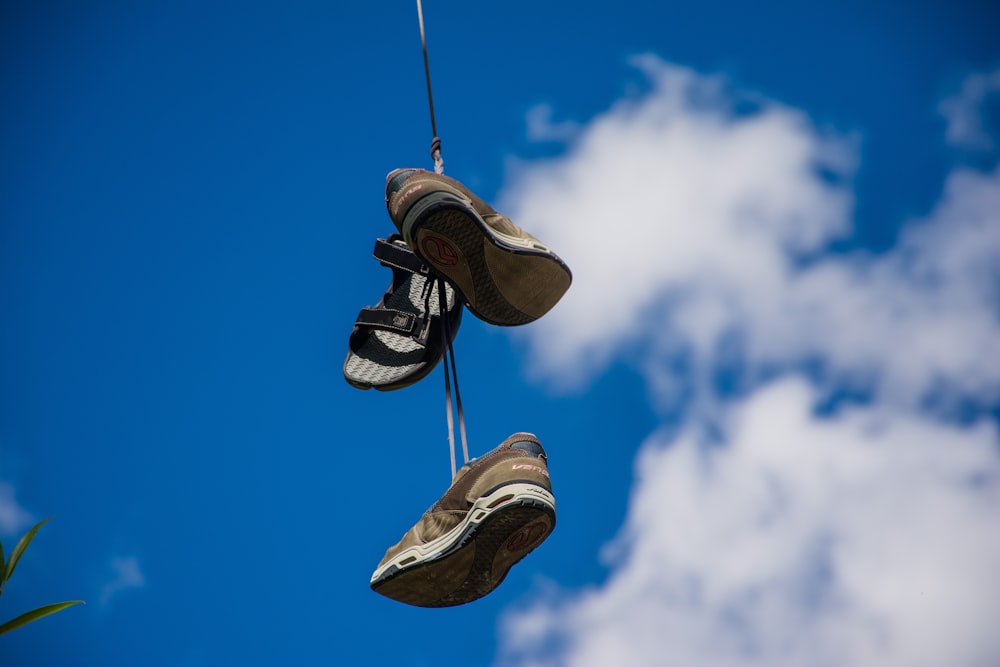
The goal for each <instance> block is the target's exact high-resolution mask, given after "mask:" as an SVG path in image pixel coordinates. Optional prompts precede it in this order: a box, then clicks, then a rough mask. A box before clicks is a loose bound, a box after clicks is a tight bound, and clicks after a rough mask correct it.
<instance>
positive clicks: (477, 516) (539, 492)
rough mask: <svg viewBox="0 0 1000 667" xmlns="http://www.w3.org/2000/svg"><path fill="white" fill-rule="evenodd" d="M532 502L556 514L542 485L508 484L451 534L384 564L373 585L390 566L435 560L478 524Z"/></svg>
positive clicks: (479, 504)
mask: <svg viewBox="0 0 1000 667" xmlns="http://www.w3.org/2000/svg"><path fill="white" fill-rule="evenodd" d="M507 495H510V496H513V497H512V498H511V499H510V500H508V501H507V502H505V503H502V504H500V505H498V506H496V507H493V508H490V505H491V504H492V503H493V502H495V501H496V500H498V499H500V498H503V497H504V496H507ZM525 499H532V500H541V501H543V502H545V503H547V504H548V505H549V506H551V507H552V511H555V509H556V499H555V496H553V495H552V494H551V493H549V492H548V491H546V490H545V489H544V488H542V487H540V486H538V485H537V484H526V483H523V482H516V483H514V484H506V485H504V486H501V487H500V488H498V489H497V490H495V491H494V492H493V493H491V494H489V495H488V496H483V497H482V498H479V499H478V500H477V501H476V502H475V503H473V505H472V508H471V509H470V510H469V513H468V514H466V515H465V519H464V520H463V521H462V523H460V524H458V525H457V526H455V527H454V528H452V529H451V530H449V531H448V532H447V533H445V534H444V535H442V536H441V537H439V538H437V539H436V540H431V541H430V542H428V543H427V544H420V545H415V546H412V547H410V548H409V549H405V550H403V551H401V552H399V553H398V554H396V556H395V557H394V558H393V559H392V560H390V561H388V562H386V563H384V564H383V565H382V566H381V567H379V568H378V569H377V570H375V572H374V573H373V574H372V578H371V580H372V582H374V581H375V580H377V579H378V578H379V577H381V576H382V574H383V573H385V571H386V570H388V569H389V568H390V567H393V566H397V567H400V568H401V566H400V565H399V563H401V562H403V561H405V560H408V559H410V558H415V560H414V562H415V563H416V562H420V561H425V560H432V559H434V558H436V557H438V556H439V555H441V553H442V552H444V551H445V550H446V549H447V548H448V547H450V546H451V544H452V543H453V542H454V541H455V540H456V539H457V538H458V537H459V536H460V535H462V533H464V532H465V530H466V529H467V528H468V527H469V526H472V525H475V524H477V523H482V522H483V521H485V520H486V519H487V518H488V517H489V516H490V515H491V514H493V513H494V512H497V511H499V510H501V509H504V508H506V507H509V506H510V505H511V503H515V502H516V501H519V500H525Z"/></svg>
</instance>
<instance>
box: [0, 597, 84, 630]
mask: <svg viewBox="0 0 1000 667" xmlns="http://www.w3.org/2000/svg"><path fill="white" fill-rule="evenodd" d="M75 604H83V600H70V601H69V602H56V603H55V604H47V605H45V606H44V607H39V608H38V609H35V610H33V611H29V612H25V613H24V614H21V615H20V616H18V617H17V618H14V619H11V620H9V621H7V622H6V623H4V624H3V625H0V635H2V634H3V633H5V632H10V631H11V630H16V629H17V628H19V627H21V626H22V625H27V624H28V623H31V622H32V621H37V620H38V619H40V618H44V617H45V616H48V615H49V614H54V613H56V612H57V611H62V610H63V609H65V608H66V607H72V606H73V605H75Z"/></svg>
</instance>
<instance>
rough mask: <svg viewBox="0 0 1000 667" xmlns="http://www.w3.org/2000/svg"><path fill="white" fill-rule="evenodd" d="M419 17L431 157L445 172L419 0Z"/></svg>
mask: <svg viewBox="0 0 1000 667" xmlns="http://www.w3.org/2000/svg"><path fill="white" fill-rule="evenodd" d="M417 19H418V20H419V21H420V45H421V46H422V47H423V49H424V74H425V75H426V77H427V102H428V104H429V105H430V108H431V134H432V135H433V137H434V138H433V139H431V157H432V158H434V171H435V172H437V173H439V174H443V173H444V158H442V157H441V139H440V138H439V137H438V131H437V122H436V121H435V120H434V95H433V93H432V92H431V65H430V61H429V60H428V59H427V35H426V33H425V31H424V8H423V7H422V6H421V4H420V0H417Z"/></svg>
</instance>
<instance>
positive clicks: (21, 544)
mask: <svg viewBox="0 0 1000 667" xmlns="http://www.w3.org/2000/svg"><path fill="white" fill-rule="evenodd" d="M51 519H52V517H49V518H48V519H42V520H41V521H39V522H38V523H37V524H35V527H34V528H32V529H31V530H29V531H28V532H26V533H25V534H24V537H22V538H21V539H20V540H18V543H17V545H16V546H15V547H14V551H13V552H12V553H11V554H10V561H9V562H8V563H7V566H6V567H5V568H4V572H3V577H2V578H0V579H2V580H3V582H5V583H6V581H7V580H8V579H10V575H12V574H14V568H15V567H17V561H19V560H21V554H23V553H24V550H25V549H27V548H28V545H29V544H31V540H33V539H34V538H35V533H37V532H38V529H39V528H41V527H42V526H44V525H45V524H47V523H48V522H49V520H51Z"/></svg>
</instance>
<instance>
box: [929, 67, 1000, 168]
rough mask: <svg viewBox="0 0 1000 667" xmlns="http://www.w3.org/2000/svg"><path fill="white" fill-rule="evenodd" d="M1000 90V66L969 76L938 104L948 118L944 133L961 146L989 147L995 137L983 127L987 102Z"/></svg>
mask: <svg viewBox="0 0 1000 667" xmlns="http://www.w3.org/2000/svg"><path fill="white" fill-rule="evenodd" d="M998 94H1000V69H996V70H993V71H992V72H981V73H977V74H972V75H970V76H968V77H966V79H965V81H963V82H962V89H961V90H960V91H959V92H958V93H957V94H955V95H954V96H952V97H949V98H947V99H946V100H944V101H942V102H941V104H940V106H939V107H938V109H939V111H940V112H941V114H942V115H943V116H944V117H945V120H947V123H948V124H947V128H946V130H945V137H946V138H947V140H948V142H949V143H950V144H952V145H954V146H958V147H959V148H968V149H975V150H990V149H991V148H993V139H992V138H991V137H990V135H989V133H988V132H987V131H986V128H984V127H983V114H984V106H985V104H986V101H987V99H988V98H989V97H990V96H996V95H998Z"/></svg>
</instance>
